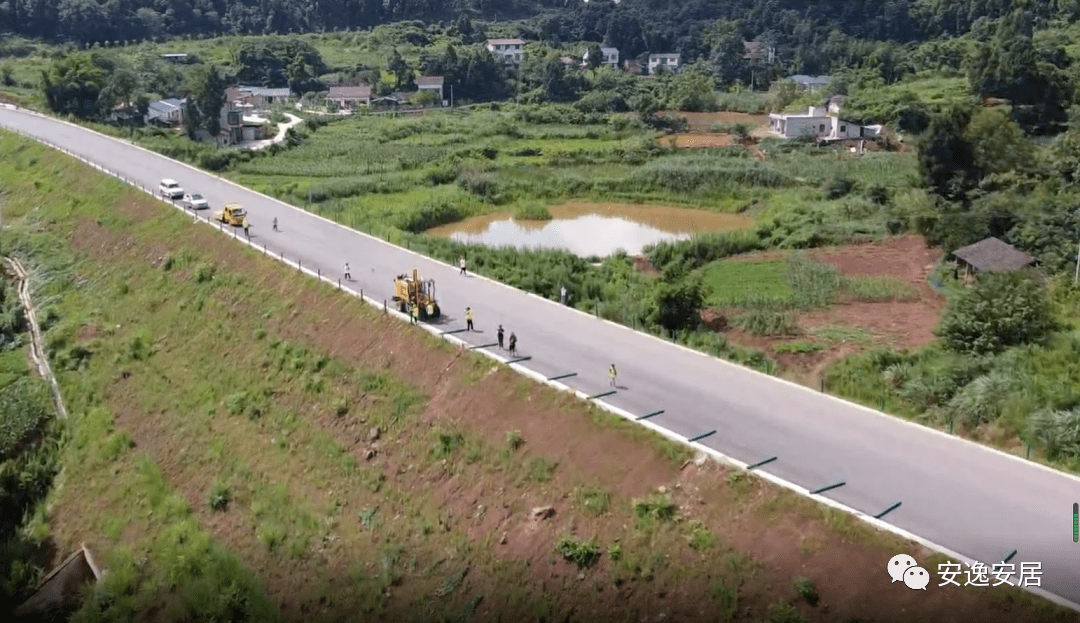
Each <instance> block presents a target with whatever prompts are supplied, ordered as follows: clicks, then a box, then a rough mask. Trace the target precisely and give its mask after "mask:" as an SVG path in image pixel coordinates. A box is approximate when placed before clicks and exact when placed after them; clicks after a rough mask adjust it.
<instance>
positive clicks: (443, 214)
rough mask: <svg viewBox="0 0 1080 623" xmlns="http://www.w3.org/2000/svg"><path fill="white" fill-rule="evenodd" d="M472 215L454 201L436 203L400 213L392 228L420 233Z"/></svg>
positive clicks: (467, 209) (468, 210) (466, 208)
mask: <svg viewBox="0 0 1080 623" xmlns="http://www.w3.org/2000/svg"><path fill="white" fill-rule="evenodd" d="M471 215H472V210H470V209H469V208H468V207H466V206H463V205H461V204H459V203H457V202H454V201H446V200H442V201H436V202H433V203H426V204H423V205H420V206H418V207H416V208H414V209H412V210H408V211H406V212H402V213H400V214H398V215H397V217H396V218H395V220H394V226H395V227H397V228H398V229H401V230H403V231H407V232H412V233H414V234H415V233H420V232H422V231H426V230H428V229H431V228H433V227H438V226H439V225H446V224H447V223H456V222H457V221H460V220H463V219H465V218H468V217H469V216H471Z"/></svg>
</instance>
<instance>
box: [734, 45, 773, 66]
mask: <svg viewBox="0 0 1080 623" xmlns="http://www.w3.org/2000/svg"><path fill="white" fill-rule="evenodd" d="M742 43H743V50H745V51H746V53H745V54H743V58H744V59H746V60H748V61H750V62H751V63H754V64H755V65H772V64H773V63H775V62H776V47H775V46H771V45H767V44H765V43H764V42H762V41H743V42H742Z"/></svg>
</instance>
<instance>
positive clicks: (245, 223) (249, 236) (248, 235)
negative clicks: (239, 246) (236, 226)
mask: <svg viewBox="0 0 1080 623" xmlns="http://www.w3.org/2000/svg"><path fill="white" fill-rule="evenodd" d="M244 235H245V236H247V237H248V239H251V232H250V231H249V230H248V220H247V217H244Z"/></svg>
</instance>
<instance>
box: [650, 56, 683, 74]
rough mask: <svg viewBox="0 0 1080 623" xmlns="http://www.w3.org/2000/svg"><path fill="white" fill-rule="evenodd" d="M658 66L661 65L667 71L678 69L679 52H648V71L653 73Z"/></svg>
mask: <svg viewBox="0 0 1080 623" xmlns="http://www.w3.org/2000/svg"><path fill="white" fill-rule="evenodd" d="M658 67H663V68H664V69H666V70H668V71H676V70H677V69H679V54H678V53H674V52H673V53H670V54H650V55H649V73H650V74H655V73H656V69H657V68H658Z"/></svg>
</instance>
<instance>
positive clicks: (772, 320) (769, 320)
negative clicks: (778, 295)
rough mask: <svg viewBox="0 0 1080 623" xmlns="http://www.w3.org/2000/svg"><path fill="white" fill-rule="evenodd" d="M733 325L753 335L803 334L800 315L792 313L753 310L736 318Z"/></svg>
mask: <svg viewBox="0 0 1080 623" xmlns="http://www.w3.org/2000/svg"><path fill="white" fill-rule="evenodd" d="M733 324H734V325H735V326H737V327H739V328H740V329H742V330H743V331H746V332H747V333H750V334H753V335H761V336H794V335H800V334H801V333H802V330H801V329H800V328H799V322H798V314H796V313H795V312H791V311H781V310H775V309H766V308H756V309H751V310H749V311H747V312H746V313H744V314H740V315H739V316H736V317H735V319H734V320H733ZM777 352H780V351H777Z"/></svg>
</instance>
